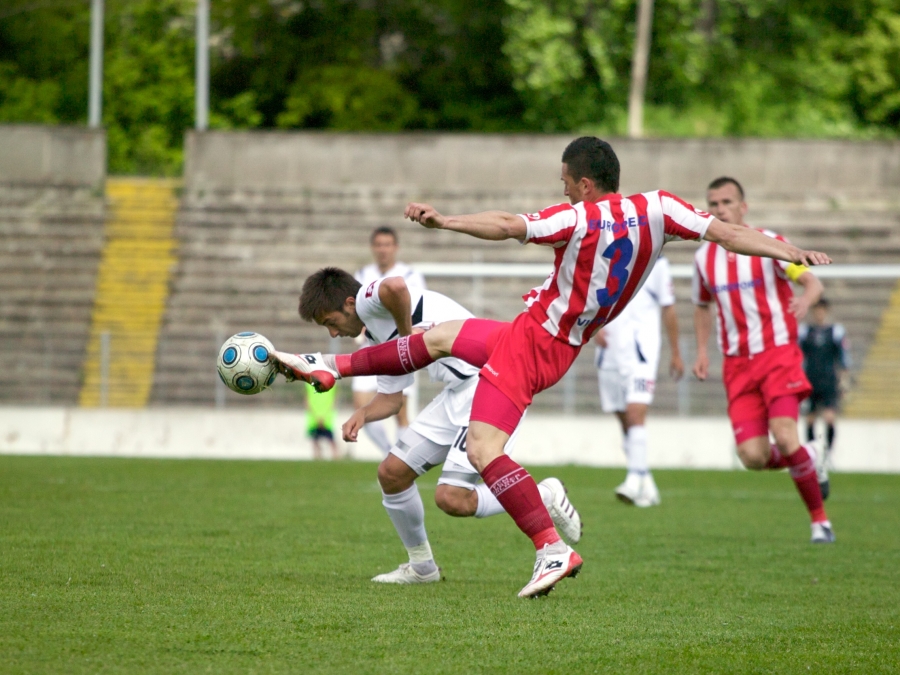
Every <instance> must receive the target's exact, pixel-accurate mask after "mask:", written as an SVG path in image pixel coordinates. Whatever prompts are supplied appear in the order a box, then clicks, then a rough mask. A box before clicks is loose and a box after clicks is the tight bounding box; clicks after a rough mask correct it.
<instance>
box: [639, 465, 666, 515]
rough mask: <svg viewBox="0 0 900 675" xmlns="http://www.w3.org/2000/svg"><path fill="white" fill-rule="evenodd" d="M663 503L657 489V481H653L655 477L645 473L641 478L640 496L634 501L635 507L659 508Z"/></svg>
mask: <svg viewBox="0 0 900 675" xmlns="http://www.w3.org/2000/svg"><path fill="white" fill-rule="evenodd" d="M661 501H662V500H661V499H660V496H659V489H658V488H657V487H656V481H654V480H653V475H652V474H650V473H645V474H644V475H643V476H641V493H640V494H639V495H638V497H637V499H635V500H634V505H635V506H639V507H641V508H646V507H648V506H659V503H660V502H661Z"/></svg>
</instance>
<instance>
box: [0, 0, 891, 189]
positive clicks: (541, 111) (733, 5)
mask: <svg viewBox="0 0 900 675" xmlns="http://www.w3.org/2000/svg"><path fill="white" fill-rule="evenodd" d="M211 4H212V17H211V24H212V34H211V44H210V52H211V54H210V59H211V111H210V125H211V126H212V127H213V128H255V127H262V128H297V129H335V130H350V131H399V130H413V129H441V130H470V131H573V132H575V131H594V132H598V133H599V132H602V133H623V132H624V130H625V119H626V107H627V99H628V88H629V77H630V69H631V57H632V50H633V42H634V24H635V17H636V0H566V1H565V2H563V0H430V1H429V0H380V1H379V2H374V1H373V0H303V1H301V0H212V3H211ZM194 12H195V0H106V19H105V43H106V44H105V58H104V70H105V80H104V96H103V100H104V107H103V123H104V125H105V127H106V129H107V131H108V137H109V148H110V160H109V162H110V171H112V172H119V173H170V174H172V173H176V172H178V171H179V170H180V166H181V161H182V156H181V153H182V150H181V147H182V138H183V133H184V130H185V129H187V128H190V127H191V126H192V125H193V118H194V84H193V82H194V48H195V46H194V25H195V24H194V21H195V17H194ZM89 31H90V2H89V0H44V1H43V2H35V1H34V0H5V2H4V3H2V5H0V122H34V123H47V124H56V123H70V124H71V123H74V124H82V123H84V121H85V119H86V115H87V78H88V37H89ZM645 114H646V121H645V128H646V129H647V130H648V132H649V133H650V134H653V135H683V136H704V135H749V136H807V137H850V138H867V137H878V136H896V135H897V134H898V133H900V0H656V2H655V12H654V19H653V38H652V47H651V55H650V72H649V81H648V87H647V105H646V108H645Z"/></svg>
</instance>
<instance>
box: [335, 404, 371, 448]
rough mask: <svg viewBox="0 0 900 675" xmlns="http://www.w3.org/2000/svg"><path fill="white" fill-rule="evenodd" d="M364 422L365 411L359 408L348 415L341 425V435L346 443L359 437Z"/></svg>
mask: <svg viewBox="0 0 900 675" xmlns="http://www.w3.org/2000/svg"><path fill="white" fill-rule="evenodd" d="M365 423H366V413H365V412H364V411H363V410H362V409H361V408H360V409H359V410H357V411H356V412H355V413H353V414H352V415H350V419H348V420H347V421H346V422H344V424H343V425H342V426H341V436H342V437H343V439H344V440H345V441H346V442H347V443H356V441H357V440H358V439H359V431H360V429H362V428H363V425H365Z"/></svg>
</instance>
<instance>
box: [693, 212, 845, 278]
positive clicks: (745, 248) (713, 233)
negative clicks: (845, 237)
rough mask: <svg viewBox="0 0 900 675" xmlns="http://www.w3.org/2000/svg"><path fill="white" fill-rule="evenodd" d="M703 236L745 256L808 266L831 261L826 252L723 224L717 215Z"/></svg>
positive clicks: (749, 229)
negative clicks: (800, 246)
mask: <svg viewBox="0 0 900 675" xmlns="http://www.w3.org/2000/svg"><path fill="white" fill-rule="evenodd" d="M704 239H706V240H707V241H711V242H713V243H716V244H719V246H721V247H722V248H724V249H725V250H726V251H731V252H733V253H741V254H743V255H756V256H762V257H764V258H775V259H776V260H784V261H785V262H792V263H796V264H798V265H807V266H812V265H828V264H830V263H831V258H829V257H828V256H827V255H825V254H824V253H820V252H818V251H804V250H803V249H799V248H797V247H796V246H794V245H793V244H788V243H787V242H784V241H781V240H779V239H775V238H774V237H767V236H766V235H764V234H763V233H762V232H758V231H757V230H754V229H752V228H749V227H744V226H742V225H733V224H731V223H723V222H722V221H721V220H719V219H718V218H714V219H713V221H712V222H711V223H710V224H709V228H708V229H707V230H706V236H705V237H704Z"/></svg>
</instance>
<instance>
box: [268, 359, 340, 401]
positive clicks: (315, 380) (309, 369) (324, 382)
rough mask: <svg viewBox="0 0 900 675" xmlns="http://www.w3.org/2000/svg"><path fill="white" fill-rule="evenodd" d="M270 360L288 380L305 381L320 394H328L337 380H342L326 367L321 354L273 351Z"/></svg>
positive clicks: (335, 372)
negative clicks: (292, 377)
mask: <svg viewBox="0 0 900 675" xmlns="http://www.w3.org/2000/svg"><path fill="white" fill-rule="evenodd" d="M269 358H270V360H271V361H273V362H274V363H275V365H277V366H279V370H280V371H281V372H282V374H283V375H284V376H285V377H286V378H288V379H289V380H290V379H291V378H290V375H291V374H292V375H293V376H294V379H297V380H303V381H304V382H307V383H309V384H311V385H312V386H313V387H315V389H316V391H318V392H320V393H321V392H326V391H328V390H329V389H331V388H332V387H333V386H334V383H335V380H339V379H341V376H340V374H338V372H337V371H336V370H334V369H332V368H329V367H328V366H326V365H325V359H323V358H322V354H321V352H317V353H315V354H291V353H289V352H279V351H273V352H270V353H269Z"/></svg>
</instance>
